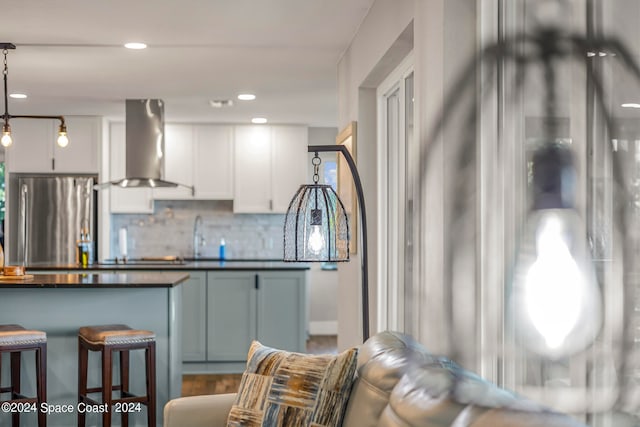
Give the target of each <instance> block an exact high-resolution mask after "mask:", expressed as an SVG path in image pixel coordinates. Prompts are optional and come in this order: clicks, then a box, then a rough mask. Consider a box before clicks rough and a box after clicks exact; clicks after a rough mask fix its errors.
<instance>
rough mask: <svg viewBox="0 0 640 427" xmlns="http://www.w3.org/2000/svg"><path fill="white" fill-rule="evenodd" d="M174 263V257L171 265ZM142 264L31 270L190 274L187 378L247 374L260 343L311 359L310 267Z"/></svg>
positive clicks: (185, 307) (185, 302) (185, 318)
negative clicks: (249, 357) (250, 354)
mask: <svg viewBox="0 0 640 427" xmlns="http://www.w3.org/2000/svg"><path fill="white" fill-rule="evenodd" d="M165 258H169V257H165ZM165 258H162V259H160V260H159V259H137V260H129V262H128V263H115V262H112V261H111V262H110V261H104V262H100V263H95V264H92V265H90V266H88V267H78V266H76V265H32V266H29V270H30V271H42V272H45V271H47V272H68V273H79V272H84V271H86V272H107V271H109V272H129V273H131V272H143V271H147V272H154V271H167V272H178V271H180V272H185V273H189V280H188V281H187V282H186V283H185V284H184V285H183V286H182V288H183V291H182V325H183V326H182V328H183V329H182V331H183V333H182V361H183V365H182V371H183V373H184V374H228V373H241V372H243V371H244V368H245V366H246V360H247V352H248V350H249V346H250V345H251V342H252V341H253V340H258V341H260V342H262V343H263V344H265V345H269V346H271V347H276V348H280V349H284V350H289V351H296V352H305V351H306V341H307V325H308V307H309V300H308V292H307V288H308V274H307V273H308V270H309V265H308V264H305V263H298V262H283V261H279V260H264V259H263V260H257V259H256V260H216V259H205V258H200V259H178V260H175V261H162V260H163V259H165Z"/></svg>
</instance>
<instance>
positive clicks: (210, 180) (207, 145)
mask: <svg viewBox="0 0 640 427" xmlns="http://www.w3.org/2000/svg"><path fill="white" fill-rule="evenodd" d="M194 141H195V146H194V147H193V153H194V162H193V173H194V177H193V185H194V186H195V188H196V195H195V197H196V198H197V199H220V200H231V199H233V169H234V167H233V166H234V165H233V153H234V149H233V148H234V147H233V126H228V125H197V126H196V127H195V140H194Z"/></svg>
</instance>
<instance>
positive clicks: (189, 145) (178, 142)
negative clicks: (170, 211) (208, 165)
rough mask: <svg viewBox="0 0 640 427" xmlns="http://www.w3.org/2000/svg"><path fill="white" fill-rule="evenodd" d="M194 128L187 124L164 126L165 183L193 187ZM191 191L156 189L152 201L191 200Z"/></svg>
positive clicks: (171, 188) (178, 188)
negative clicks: (169, 182)
mask: <svg viewBox="0 0 640 427" xmlns="http://www.w3.org/2000/svg"><path fill="white" fill-rule="evenodd" d="M193 140H194V128H193V125H189V124H170V123H167V124H165V126H164V155H163V161H164V174H163V176H162V178H163V179H164V180H165V181H171V182H175V183H178V184H182V185H184V186H191V185H193V176H194V168H193V162H194V151H193V145H194V143H193ZM192 197H193V196H192V194H191V189H190V188H187V187H183V186H178V187H169V188H156V189H154V190H153V198H154V199H167V200H182V199H191V198H192Z"/></svg>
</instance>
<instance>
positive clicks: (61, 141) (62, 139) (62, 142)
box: [56, 125, 69, 148]
mask: <svg viewBox="0 0 640 427" xmlns="http://www.w3.org/2000/svg"><path fill="white" fill-rule="evenodd" d="M56 142H57V143H58V145H59V146H60V147H62V148H64V147H66V146H67V145H69V137H68V136H67V127H66V126H65V125H60V129H59V130H58V140H57V141H56Z"/></svg>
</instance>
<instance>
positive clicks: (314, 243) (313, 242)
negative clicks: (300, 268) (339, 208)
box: [307, 225, 325, 255]
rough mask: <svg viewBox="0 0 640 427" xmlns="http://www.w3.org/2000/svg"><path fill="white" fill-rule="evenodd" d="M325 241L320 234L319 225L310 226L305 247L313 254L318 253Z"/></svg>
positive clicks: (320, 251)
mask: <svg viewBox="0 0 640 427" xmlns="http://www.w3.org/2000/svg"><path fill="white" fill-rule="evenodd" d="M324 246H325V241H324V236H323V235H322V229H321V226H320V225H312V226H311V234H310V235H309V241H308V242H307V247H308V248H309V251H310V252H311V253H312V254H314V255H320V254H321V253H322V251H323V249H324Z"/></svg>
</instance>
